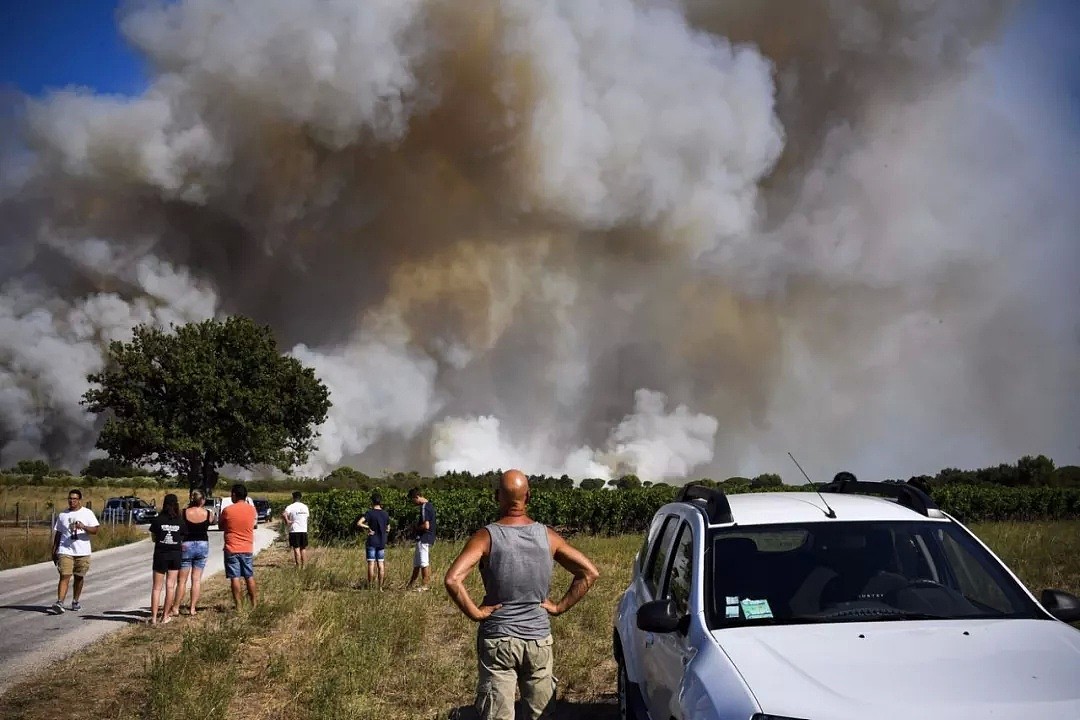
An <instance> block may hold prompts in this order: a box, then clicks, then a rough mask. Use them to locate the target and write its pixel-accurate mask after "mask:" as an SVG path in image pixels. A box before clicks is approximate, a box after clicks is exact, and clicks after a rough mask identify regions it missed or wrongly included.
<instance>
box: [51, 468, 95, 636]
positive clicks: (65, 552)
mask: <svg viewBox="0 0 1080 720" xmlns="http://www.w3.org/2000/svg"><path fill="white" fill-rule="evenodd" d="M100 525H101V524H100V523H99V522H98V519H97V516H96V515H94V511H93V510H91V509H90V508H85V507H83V504H82V490H79V489H77V488H76V489H74V490H71V491H70V492H69V493H68V509H67V510H65V511H64V512H62V513H60V514H59V515H57V516H56V521H55V522H54V523H53V544H52V559H53V564H54V565H56V569H57V570H58V571H59V572H60V582H59V583H58V584H57V586H56V603H55V604H54V605H53V606H52V609H53V612H54V613H56V614H57V615H59V614H60V613H62V612H64V598H65V597H66V596H67V590H68V584H69V583H70V582H71V576H72V575H74V576H75V583H74V588H73V589H72V591H71V609H72V610H75V611H79V610H82V605H81V604H80V603H79V597H80V596H81V595H82V590H83V582H84V581H85V579H86V573H87V572H89V571H90V536H91V535H97V532H98V529H99V528H100Z"/></svg>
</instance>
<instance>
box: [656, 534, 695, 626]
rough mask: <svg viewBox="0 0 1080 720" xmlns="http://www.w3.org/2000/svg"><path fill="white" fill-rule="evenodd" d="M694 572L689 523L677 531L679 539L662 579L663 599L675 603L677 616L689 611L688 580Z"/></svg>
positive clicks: (692, 542) (692, 535)
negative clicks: (665, 574) (664, 576)
mask: <svg viewBox="0 0 1080 720" xmlns="http://www.w3.org/2000/svg"><path fill="white" fill-rule="evenodd" d="M693 571H694V534H693V532H692V530H691V529H690V524H689V523H685V522H684V523H683V524H682V528H681V529H680V530H679V539H678V540H676V541H675V552H674V553H673V554H672V558H671V565H670V568H669V569H668V573H667V577H666V578H665V579H664V595H663V597H665V598H671V599H672V600H674V601H675V608H676V610H677V611H678V613H679V615H685V614H686V613H687V612H688V611H689V610H690V579H691V577H693Z"/></svg>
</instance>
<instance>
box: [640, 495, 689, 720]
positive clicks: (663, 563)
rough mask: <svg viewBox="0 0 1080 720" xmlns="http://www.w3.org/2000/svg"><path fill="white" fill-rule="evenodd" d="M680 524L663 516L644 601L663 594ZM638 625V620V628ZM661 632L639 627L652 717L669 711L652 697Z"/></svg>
mask: <svg viewBox="0 0 1080 720" xmlns="http://www.w3.org/2000/svg"><path fill="white" fill-rule="evenodd" d="M678 528H679V518H678V517H677V516H675V515H669V516H668V517H666V518H665V519H664V524H663V526H662V527H661V529H660V534H659V535H658V536H657V538H656V542H655V543H654V544H653V547H652V549H651V550H650V552H649V557H648V558H647V559H646V563H645V568H644V570H643V572H642V574H641V588H640V590H639V597H640V598H641V602H642V604H644V603H647V602H649V601H650V600H657V599H659V598H660V593H661V591H662V589H663V584H662V583H663V580H664V573H665V572H666V570H667V565H668V559H669V557H670V555H671V546H672V543H673V542H674V541H675V531H676V530H678ZM636 627H637V625H636V621H635V628H636ZM661 634H662V633H652V632H646V631H644V630H637V633H636V637H637V648H636V650H637V656H638V658H639V659H640V663H639V666H640V671H641V681H640V685H641V693H642V697H643V698H644V699H645V703H646V704H647V705H648V706H649V714H650V715H651V716H652V717H654V718H655V717H665V718H666V717H667V716H666V715H657V714H656V711H655V708H654V706H653V703H652V701H651V700H650V698H651V697H652V696H653V695H654V692H653V690H652V689H651V687H650V685H651V683H654V682H656V678H657V677H658V672H657V670H656V669H655V668H653V667H652V665H653V663H655V662H657V655H656V653H654V652H653V650H654V648H655V647H656V640H657V638H658V637H659V636H660V635H661Z"/></svg>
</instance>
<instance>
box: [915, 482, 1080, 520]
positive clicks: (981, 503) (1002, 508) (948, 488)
mask: <svg viewBox="0 0 1080 720" xmlns="http://www.w3.org/2000/svg"><path fill="white" fill-rule="evenodd" d="M930 497H932V498H933V499H934V502H935V503H937V505H938V506H939V507H940V508H941V509H942V510H944V511H945V512H947V513H949V514H950V515H953V516H954V517H956V518H958V519H959V520H961V521H962V522H965V523H969V522H984V521H987V522H989V521H1005V520H1073V519H1076V518H1080V488H1053V487H1001V486H997V485H943V486H940V487H934V488H931V490H930Z"/></svg>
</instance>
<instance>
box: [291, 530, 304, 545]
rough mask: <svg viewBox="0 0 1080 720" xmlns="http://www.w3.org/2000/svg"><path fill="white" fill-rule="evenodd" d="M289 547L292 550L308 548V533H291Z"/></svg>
mask: <svg viewBox="0 0 1080 720" xmlns="http://www.w3.org/2000/svg"><path fill="white" fill-rule="evenodd" d="M289 547H291V548H306V547H307V533H306V532H302V533H289Z"/></svg>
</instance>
